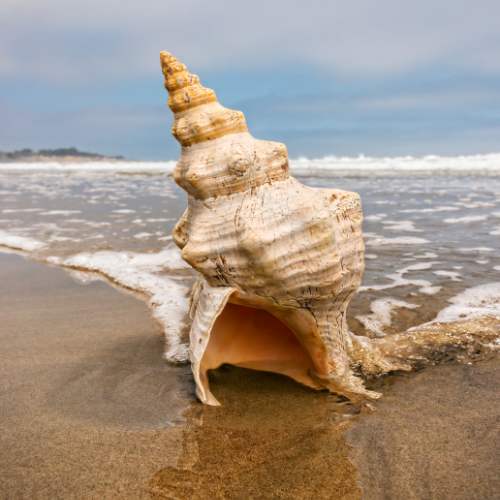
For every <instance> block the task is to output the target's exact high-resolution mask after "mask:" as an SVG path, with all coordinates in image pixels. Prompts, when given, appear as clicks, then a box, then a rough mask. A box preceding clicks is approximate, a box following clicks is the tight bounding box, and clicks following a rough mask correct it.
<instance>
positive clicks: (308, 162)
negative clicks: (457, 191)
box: [0, 153, 500, 177]
mask: <svg viewBox="0 0 500 500" xmlns="http://www.w3.org/2000/svg"><path fill="white" fill-rule="evenodd" d="M175 165H176V162H175V161H173V160H169V161H89V162H85V161H78V162H76V161H74V162H71V161H67V162H55V161H42V162H24V163H22V162H16V163H1V164H0V171H2V170H4V171H5V170H12V171H33V170H40V171H51V172H57V171H64V172H71V171H75V172H76V171H86V172H121V173H145V172H146V173H147V172H149V173H156V174H161V173H163V174H165V173H167V174H168V173H171V172H172V171H173V169H174V168H175ZM290 169H291V171H292V173H294V174H295V175H297V176H304V177H370V176H396V175H397V176H415V175H418V176H426V175H455V176H456V175H484V176H500V153H491V154H482V155H468V156H434V155H429V156H422V157H414V156H395V157H370V156H364V155H360V156H357V157H343V156H324V157H322V158H306V157H299V158H295V159H291V160H290Z"/></svg>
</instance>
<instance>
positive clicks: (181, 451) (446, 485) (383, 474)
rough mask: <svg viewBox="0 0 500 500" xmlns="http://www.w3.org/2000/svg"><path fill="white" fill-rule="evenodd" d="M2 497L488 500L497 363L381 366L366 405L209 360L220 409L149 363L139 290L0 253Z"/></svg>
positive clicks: (147, 323) (497, 412) (155, 345)
mask: <svg viewBox="0 0 500 500" xmlns="http://www.w3.org/2000/svg"><path fill="white" fill-rule="evenodd" d="M0 297H1V299H0V300H1V302H0V304H1V307H0V324H1V325H2V327H1V329H0V337H1V339H0V340H1V342H2V350H1V368H0V370H1V379H2V392H1V396H0V398H1V401H0V407H1V416H0V418H1V429H2V430H1V436H0V441H1V447H0V449H1V450H2V451H1V452H0V471H1V496H2V497H4V498H169V499H170V498H179V499H181V498H199V499H203V498H290V499H291V498H346V499H347V498H349V499H351V498H361V497H362V498H370V499H371V498H373V499H379V498H380V499H381V498H439V499H442V498H450V499H451V498H453V499H457V498H464V499H465V498H468V499H469V498H478V499H479V498H481V499H484V498H494V497H495V495H496V492H498V489H499V487H500V485H499V483H498V474H497V470H498V452H499V450H498V419H499V417H500V401H499V398H498V394H497V392H496V388H497V387H498V383H499V382H500V367H499V364H498V360H497V359H491V360H489V361H484V362H480V363H478V364H475V365H455V364H451V365H446V366H440V367H434V368H429V369H427V370H424V371H422V372H419V373H416V374H406V375H397V374H396V375H393V376H390V377H386V378H385V379H383V380H382V381H379V382H378V384H380V385H382V387H381V388H382V390H383V393H384V397H383V398H382V400H381V401H380V402H378V403H377V404H376V408H375V411H374V412H373V413H365V412H364V411H363V412H362V413H359V411H358V409H357V408H355V407H353V406H351V405H349V404H345V403H340V402H338V401H337V399H336V398H335V397H334V396H331V395H327V394H325V393H316V392H312V391H309V390H307V389H305V388H302V387H301V386H299V385H297V384H295V383H293V382H292V381H290V380H287V379H285V378H283V377H279V376H276V375H272V374H266V373H258V372H253V371H249V370H242V369H237V368H232V367H223V368H222V369H220V370H218V371H217V372H215V373H214V374H213V377H212V388H213V390H214V393H215V394H216V395H217V397H218V398H219V399H220V400H221V402H222V404H223V406H222V407H220V408H209V407H204V406H202V405H200V404H199V403H197V402H196V401H195V398H194V395H193V385H192V382H191V376H190V373H189V368H188V367H187V366H186V365H180V366H172V365H169V364H167V363H165V361H163V360H162V358H161V354H162V351H163V341H162V337H161V328H160V326H159V325H158V324H157V323H156V322H155V321H154V320H153V319H152V318H151V315H150V313H149V311H148V308H147V307H146V305H145V304H144V302H143V301H142V300H140V299H139V298H137V297H134V296H133V295H131V294H129V293H123V292H120V291H118V290H116V289H114V288H113V287H111V286H109V285H108V284H106V283H104V282H102V281H93V282H90V283H88V284H85V285H84V284H82V283H81V282H77V281H75V280H74V279H73V278H72V277H71V276H70V275H69V274H68V273H67V272H66V271H64V270H61V269H57V268H53V267H50V266H46V265H43V264H39V263H34V262H31V261H29V260H26V259H25V258H23V257H20V256H17V255H8V254H1V255H0Z"/></svg>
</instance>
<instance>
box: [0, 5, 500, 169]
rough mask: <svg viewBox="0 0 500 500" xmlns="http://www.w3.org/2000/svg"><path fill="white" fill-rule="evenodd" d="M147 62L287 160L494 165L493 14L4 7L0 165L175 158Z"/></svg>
mask: <svg viewBox="0 0 500 500" xmlns="http://www.w3.org/2000/svg"><path fill="white" fill-rule="evenodd" d="M160 50H169V51H170V52H172V53H174V54H175V55H177V56H178V57H179V58H180V59H182V60H183V62H185V63H186V64H187V65H188V67H189V68H190V70H191V71H192V72H194V73H197V74H199V75H200V77H201V79H202V82H203V83H204V85H205V86H208V87H211V88H213V89H215V90H216V92H217V94H218V96H219V99H220V101H221V102H222V103H223V104H224V105H225V106H227V107H232V108H235V109H241V110H242V111H244V112H245V114H246V117H247V121H248V123H249V125H250V128H251V131H252V132H253V134H254V135H255V136H256V137H259V138H266V139H273V140H279V141H282V142H285V143H286V144H287V146H288V149H289V151H290V155H291V156H292V157H297V156H301V155H306V156H323V155H326V154H337V155H357V154H367V155H375V156H383V155H406V154H411V155H421V154H472V153H486V152H498V151H500V2H499V1H498V0H476V1H464V0H435V1H431V0H421V1H419V2H416V1H412V2H409V1H405V0H398V1H396V0H352V1H349V2H347V1H336V0H330V1H328V0H310V1H309V2H304V1H296V0H274V1H272V0H267V1H261V0H252V1H246V2H243V1H238V0H233V1H232V2H229V1H219V0H211V1H207V0H204V1H192V0H186V1H169V0H163V1H156V0H155V1H147V0H144V1H142V2H138V1H136V2H128V1H125V0H121V1H117V0H108V1H106V0H101V1H97V0H88V1H86V2H74V1H72V0H65V1H63V0H45V1H43V2H40V1H39V0H2V2H1V3H0V118H1V119H0V149H15V148H21V147H31V148H43V147H59V146H76V147H78V148H80V149H84V150H91V151H97V152H103V153H109V154H124V155H126V156H127V157H130V158H135V159H173V158H176V157H177V156H178V145H177V143H176V142H175V141H174V139H173V138H172V137H171V135H170V126H171V115H170V111H169V110H168V108H166V106H165V103H166V94H165V91H164V89H163V86H162V83H163V82H162V75H161V72H160V69H159V62H158V53H159V51H160Z"/></svg>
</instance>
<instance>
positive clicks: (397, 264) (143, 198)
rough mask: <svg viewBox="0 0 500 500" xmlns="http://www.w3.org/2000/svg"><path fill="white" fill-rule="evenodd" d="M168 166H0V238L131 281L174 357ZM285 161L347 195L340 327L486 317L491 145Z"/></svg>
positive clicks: (498, 191)
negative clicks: (360, 217) (357, 281)
mask: <svg viewBox="0 0 500 500" xmlns="http://www.w3.org/2000/svg"><path fill="white" fill-rule="evenodd" d="M173 166H174V162H154V163H152V162H150V163H148V162H115V163H113V162H90V163H66V164H56V163H26V164H20V163H15V164H0V248H2V249H3V250H4V251H7V250H10V251H18V252H23V253H25V254H28V255H29V256H30V257H32V258H34V259H37V260H40V261H43V262H47V263H49V264H51V265H57V266H63V267H66V268H67V269H69V270H71V272H72V275H73V276H74V277H75V279H78V280H80V281H84V282H85V281H89V280H93V279H107V280H109V281H111V282H113V283H114V284H116V285H117V286H119V287H122V288H124V289H128V290H131V291H133V292H136V293H138V294H139V295H140V296H142V297H144V298H145V299H146V300H147V301H148V303H149V305H150V307H151V311H152V313H153V315H154V316H155V318H156V319H157V320H158V321H159V322H160V324H161V325H162V327H163V329H164V331H165V334H166V340H167V341H166V349H165V356H166V358H167V359H169V360H171V361H183V360H185V359H186V356H187V349H186V328H185V322H184V318H185V315H186V312H187V307H188V293H189V288H190V285H191V283H192V281H193V278H194V275H193V272H192V271H191V269H190V268H189V267H188V266H187V265H186V264H185V263H184V262H183V261H182V259H181V258H180V253H179V251H178V250H177V248H176V247H175V245H174V244H173V242H172V239H171V236H170V234H171V231H172V228H173V226H174V225H175V223H176V221H177V220H178V218H179V217H180V215H181V214H182V212H183V210H184V208H185V206H186V194H185V193H184V192H183V191H182V190H181V189H180V188H179V187H177V186H176V185H175V183H174V182H173V180H172V178H171V176H170V173H171V171H172V168H173ZM291 169H292V172H293V173H294V174H295V175H296V176H297V177H299V179H300V180H301V181H302V182H303V183H305V184H307V185H309V186H320V187H335V188H340V189H347V190H353V191H356V192H358V193H359V194H360V195H361V198H362V202H363V210H364V216H365V218H364V237H365V243H366V271H365V275H364V279H363V284H362V287H361V289H360V290H359V293H358V294H357V295H356V297H355V298H354V300H353V302H352V305H351V307H350V309H349V326H350V328H351V329H352V330H353V331H355V332H356V333H358V334H363V335H368V336H370V337H381V336H384V335H390V334H392V333H395V332H400V331H404V330H406V329H408V328H411V327H413V326H417V325H419V324H422V323H426V322H429V321H433V320H439V321H453V320H456V319H461V318H466V317H478V316H482V315H486V314H488V315H493V316H500V154H492V155H482V156H472V157H456V158H440V157H426V158H410V157H407V158H382V159H375V158H366V157H359V158H335V157H328V158H323V159H314V160H310V159H305V158H300V159H297V160H292V161H291Z"/></svg>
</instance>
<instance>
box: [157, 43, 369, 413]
mask: <svg viewBox="0 0 500 500" xmlns="http://www.w3.org/2000/svg"><path fill="white" fill-rule="evenodd" d="M160 59H161V66H162V71H163V74H164V76H165V87H166V89H167V90H168V92H169V99H168V105H169V106H170V108H171V110H172V112H173V113H174V124H173V127H172V133H173V135H174V136H175V138H176V139H177V140H178V141H179V143H180V144H181V146H182V153H181V157H180V160H179V162H178V164H177V167H176V169H175V172H174V178H175V181H176V182H177V183H178V184H179V185H180V186H181V187H182V188H183V189H184V190H185V191H186V192H187V194H188V207H187V209H186V211H185V213H184V215H183V216H182V217H181V219H180V220H179V222H178V223H177V225H176V227H175V229H174V234H173V236H174V240H175V242H176V244H177V245H178V246H179V247H180V248H181V252H182V257H183V258H184V260H186V261H187V262H188V263H189V264H190V265H191V266H192V267H193V268H194V269H196V270H197V271H198V272H199V278H200V279H199V281H198V283H197V284H196V286H195V288H194V291H193V295H192V307H191V320H192V325H191V332H190V358H191V364H192V369H193V374H194V378H195V382H196V387H197V395H198V397H199V399H200V400H201V401H202V402H204V403H207V404H213V405H216V404H218V403H217V400H216V398H215V397H214V396H213V394H212V393H211V392H210V388H209V380H208V375H207V372H208V370H210V369H214V368H217V367H218V366H220V365H221V364H223V363H231V364H235V365H238V366H243V367H246V368H254V369H259V370H267V371H274V372H278V373H282V374H285V375H288V376H290V377H291V378H293V379H295V380H297V381H299V382H300V383H302V384H304V385H307V386H309V387H312V388H315V389H328V390H330V391H332V392H335V393H337V394H341V395H344V396H346V397H348V398H350V399H359V398H364V397H374V398H375V397H377V396H378V394H377V393H373V392H371V391H367V390H366V389H365V387H364V385H363V383H362V381H361V379H359V378H357V377H356V376H355V375H354V373H353V371H352V368H351V364H352V361H351V357H350V352H351V350H352V345H351V336H350V335H349V332H348V329H347V324H346V310H347V307H348V304H349V301H350V299H351V297H352V295H353V294H354V293H355V291H356V289H357V288H358V286H359V284H360V282H361V277H362V273H363V270H364V246H363V239H362V234H361V222H362V211H361V203H360V198H359V196H358V195H357V194H356V193H352V192H347V191H341V190H337V189H320V188H310V187H307V186H304V185H303V184H301V183H300V182H299V181H297V180H296V179H295V178H293V177H292V176H291V175H290V174H289V169H288V154H287V150H286V147H285V146H284V145H283V144H280V143H277V142H272V141H263V140H257V139H255V138H254V137H252V136H251V135H250V133H249V132H248V130H247V125H246V122H245V118H244V116H243V113H241V112H240V111H233V110H229V109H226V108H224V107H223V106H221V105H220V104H219V102H218V101H217V97H216V95H215V93H214V91H212V90H210V89H207V88H205V87H203V86H202V85H201V84H200V80H199V78H198V77H197V76H195V75H192V74H191V73H189V72H188V71H187V69H186V67H185V66H184V65H183V64H182V63H180V62H179V61H178V60H177V59H176V58H175V57H173V56H172V55H171V54H169V53H167V52H162V53H161V55H160Z"/></svg>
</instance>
